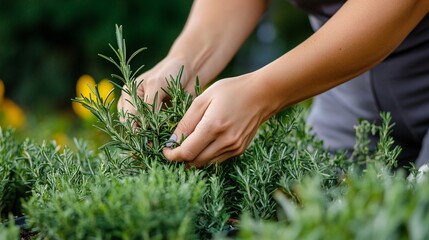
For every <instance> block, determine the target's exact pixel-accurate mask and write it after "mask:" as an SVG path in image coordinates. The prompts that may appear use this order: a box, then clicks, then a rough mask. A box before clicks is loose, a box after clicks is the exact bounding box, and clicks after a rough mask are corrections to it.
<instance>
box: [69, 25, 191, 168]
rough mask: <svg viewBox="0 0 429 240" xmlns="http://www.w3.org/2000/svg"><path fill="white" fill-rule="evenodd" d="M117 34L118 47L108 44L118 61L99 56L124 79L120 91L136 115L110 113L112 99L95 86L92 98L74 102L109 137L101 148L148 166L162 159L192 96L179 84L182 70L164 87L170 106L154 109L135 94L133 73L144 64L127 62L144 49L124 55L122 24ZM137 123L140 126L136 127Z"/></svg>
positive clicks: (125, 52) (79, 99)
mask: <svg viewBox="0 0 429 240" xmlns="http://www.w3.org/2000/svg"><path fill="white" fill-rule="evenodd" d="M116 34H117V44H118V49H117V50H116V49H115V48H113V47H112V46H111V45H110V47H111V49H112V50H113V52H114V53H115V55H116V56H117V58H118V62H116V61H115V60H114V59H113V58H111V57H106V56H104V55H100V56H101V57H103V58H104V59H106V60H108V61H109V62H111V63H113V65H115V66H116V67H117V68H118V69H119V71H120V72H121V76H119V75H116V74H112V77H113V78H116V79H119V80H121V81H122V82H123V84H124V87H123V91H124V92H125V93H126V94H128V95H129V96H131V99H130V101H129V102H130V104H131V105H132V106H133V108H135V109H136V111H137V114H132V113H129V112H119V113H117V114H116V113H112V111H111V108H112V104H113V101H112V102H109V103H106V102H105V100H104V99H102V98H101V96H100V94H99V92H98V88H97V87H96V88H95V89H93V93H94V98H95V99H93V98H88V97H83V98H77V99H76V101H78V102H80V103H81V104H83V105H84V106H85V107H86V108H88V109H89V110H90V111H91V112H92V113H93V114H94V115H95V116H96V117H97V119H98V120H99V123H100V124H99V125H98V128H99V129H100V130H102V131H103V132H105V133H107V134H108V135H109V136H111V138H112V140H111V141H110V142H108V143H107V144H106V145H105V146H104V147H115V148H119V149H122V150H124V151H126V152H128V153H130V154H131V155H132V156H133V157H134V158H137V159H139V160H140V161H142V163H143V164H144V165H145V166H149V165H150V164H149V161H159V160H161V159H164V157H163V155H162V154H161V150H162V148H163V147H164V146H165V144H166V143H167V141H168V139H169V138H170V135H171V133H172V132H173V130H174V128H175V127H176V125H177V123H178V121H179V120H180V119H181V118H182V117H183V115H184V114H185V112H186V109H188V108H189V107H190V105H191V102H192V97H191V95H190V94H188V93H186V92H185V91H184V90H183V88H181V86H180V78H181V77H182V71H181V72H180V73H179V74H178V76H177V77H176V78H175V79H173V77H171V79H170V81H169V85H168V88H167V89H165V90H164V91H165V92H166V94H167V95H168V97H169V98H170V99H171V105H169V106H166V105H164V104H161V107H160V108H159V109H156V106H157V103H156V102H153V104H148V103H146V102H144V101H143V99H141V98H140V97H139V96H138V95H137V91H138V90H137V89H138V87H139V86H138V85H139V84H141V83H137V82H136V81H135V79H136V76H137V75H136V74H137V73H138V72H139V70H140V69H141V68H142V67H143V66H142V67H140V68H139V69H138V70H137V71H135V72H133V71H132V70H131V67H130V61H131V60H132V59H133V58H134V57H135V56H136V55H137V54H138V53H139V52H141V51H143V50H144V48H141V49H139V50H137V51H136V52H134V53H133V54H132V55H131V56H130V57H129V58H127V51H126V44H125V40H124V39H123V38H122V27H118V26H117V27H116ZM197 87H198V86H197ZM106 99H107V98H106ZM156 99H157V97H156V96H155V100H156ZM118 115H119V117H118ZM119 118H122V119H126V121H123V122H121V121H119ZM136 125H137V126H139V127H138V128H136V127H135V126H136Z"/></svg>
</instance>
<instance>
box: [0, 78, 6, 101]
mask: <svg viewBox="0 0 429 240" xmlns="http://www.w3.org/2000/svg"><path fill="white" fill-rule="evenodd" d="M4 91H5V90H4V83H3V81H2V80H1V79H0V104H1V103H2V102H3V99H4Z"/></svg>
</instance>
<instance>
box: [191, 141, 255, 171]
mask: <svg viewBox="0 0 429 240" xmlns="http://www.w3.org/2000/svg"><path fill="white" fill-rule="evenodd" d="M252 136H253V134H249V135H247V136H246V137H244V138H243V140H240V139H236V140H233V138H229V140H226V139H224V140H221V139H218V141H216V142H213V143H212V144H211V145H209V146H208V147H207V148H206V149H204V151H202V152H201V153H200V155H198V156H197V157H196V158H195V160H194V161H192V162H188V164H190V165H193V166H196V167H202V166H204V165H209V164H213V163H217V162H223V161H225V160H227V159H229V158H231V157H234V156H238V155H241V154H242V153H243V152H244V151H245V150H246V148H247V146H248V145H249V143H250V141H251V140H252ZM227 142H229V144H227V145H223V146H220V145H219V143H220V144H224V143H227ZM219 153H221V154H219Z"/></svg>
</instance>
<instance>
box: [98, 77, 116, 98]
mask: <svg viewBox="0 0 429 240" xmlns="http://www.w3.org/2000/svg"><path fill="white" fill-rule="evenodd" d="M114 88H115V87H114V86H113V84H112V83H111V82H109V80H107V79H103V80H101V82H100V83H99V84H98V91H99V92H100V96H101V98H102V99H103V100H104V102H105V103H106V104H108V103H110V102H111V101H113V99H114V98H115V94H114V93H113V92H112V93H111V94H110V95H109V96H107V95H108V94H109V93H110V92H111V91H113V90H114ZM106 98H107V100H106Z"/></svg>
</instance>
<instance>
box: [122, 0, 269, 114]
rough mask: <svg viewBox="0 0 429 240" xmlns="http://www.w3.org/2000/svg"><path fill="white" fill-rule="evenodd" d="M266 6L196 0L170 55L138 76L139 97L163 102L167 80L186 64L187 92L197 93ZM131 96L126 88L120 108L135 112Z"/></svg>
mask: <svg viewBox="0 0 429 240" xmlns="http://www.w3.org/2000/svg"><path fill="white" fill-rule="evenodd" d="M266 5H267V1H266V0H196V1H195V2H194V5H193V6H192V10H191V13H190V16H189V18H188V20H187V23H186V25H185V27H184V29H183V31H182V33H181V34H180V36H179V37H178V38H177V39H176V41H175V42H174V44H173V46H172V47H171V49H170V51H169V53H168V55H167V56H166V57H165V58H164V59H163V60H162V61H161V62H159V63H158V64H157V65H156V66H155V67H153V68H152V69H150V70H149V71H147V72H145V73H143V74H142V75H140V76H139V77H138V78H137V79H136V81H137V82H141V81H143V80H144V81H143V82H142V84H140V85H139V89H138V94H139V96H140V97H141V98H143V99H144V101H146V102H148V103H152V102H153V101H154V97H155V96H158V99H157V101H156V102H157V103H158V104H160V103H161V101H162V100H163V99H164V98H165V92H164V91H161V89H162V88H164V89H166V87H167V84H166V80H165V79H166V78H167V77H168V76H170V75H172V76H175V75H176V74H177V73H178V72H179V69H180V68H181V66H184V67H185V69H184V77H183V78H182V79H181V84H182V86H183V87H184V89H185V90H186V91H188V92H190V93H193V92H194V86H195V79H196V76H197V75H198V76H199V77H200V79H201V84H202V85H203V86H205V85H206V84H207V83H209V82H210V81H211V80H213V79H214V78H215V77H216V76H217V75H218V74H219V72H220V71H222V69H223V68H224V67H225V66H226V65H227V64H228V62H229V61H230V60H231V58H232V56H233V55H234V54H235V53H236V51H237V50H238V48H239V47H240V45H241V44H242V43H243V42H244V40H245V39H246V38H247V37H248V36H249V34H250V33H251V31H252V30H253V29H254V27H255V26H256V24H257V22H258V21H259V18H260V17H261V15H262V13H263V12H264V10H265V8H266ZM157 92H158V95H156V93H157ZM129 99H130V96H129V95H128V94H126V93H125V91H123V92H122V95H121V97H120V99H119V101H118V110H119V111H120V110H123V111H124V112H129V113H133V114H135V113H136V110H135V108H134V107H133V106H132V105H131V104H130V101H129ZM157 107H158V106H157Z"/></svg>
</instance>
